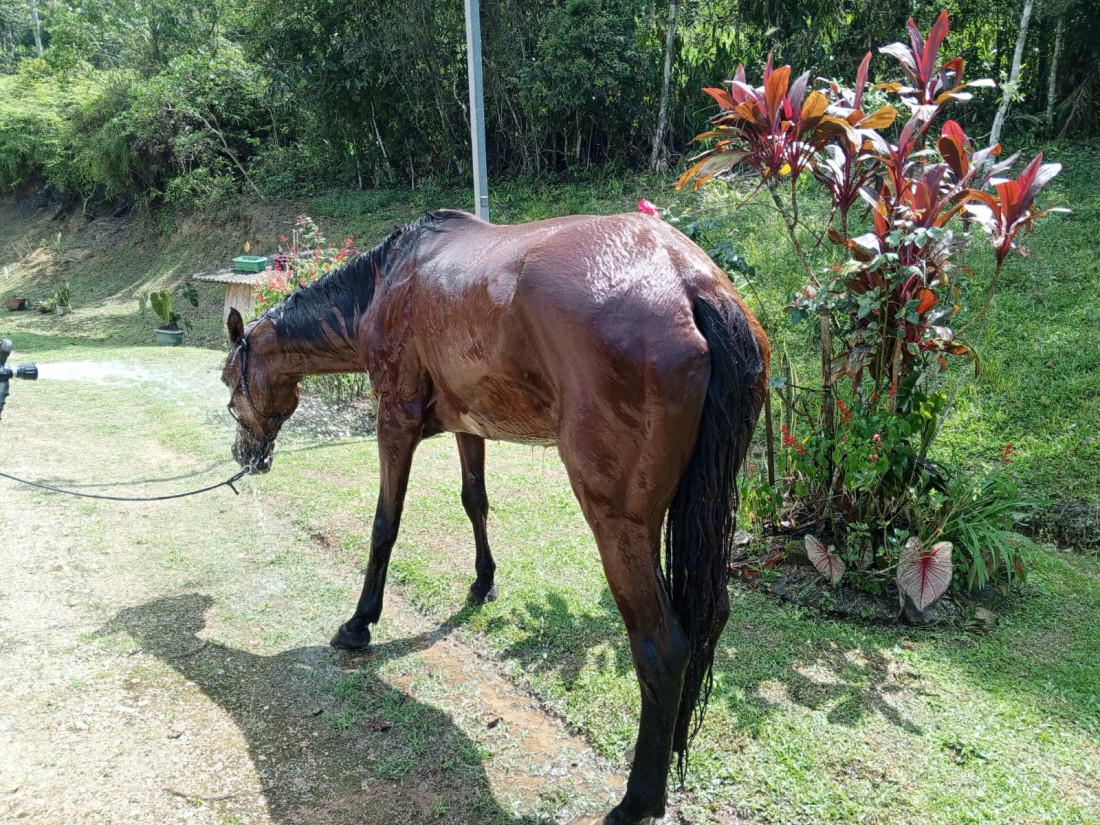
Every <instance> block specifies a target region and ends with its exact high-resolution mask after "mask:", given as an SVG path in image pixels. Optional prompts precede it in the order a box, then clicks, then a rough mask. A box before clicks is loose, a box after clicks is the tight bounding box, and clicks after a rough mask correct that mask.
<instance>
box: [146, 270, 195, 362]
mask: <svg viewBox="0 0 1100 825" xmlns="http://www.w3.org/2000/svg"><path fill="white" fill-rule="evenodd" d="M179 294H180V295H181V296H182V297H183V298H184V299H186V300H187V302H188V303H190V304H191V306H194V307H197V306H198V305H199V295H198V292H197V291H196V290H195V287H194V286H192V285H191V284H187V285H186V286H185V287H183V289H181V290H180V291H179ZM138 300H139V303H140V305H141V314H142V315H143V316H144V315H145V310H146V308H147V307H148V306H151V307H152V308H153V312H155V313H156V314H157V317H158V318H160V321H161V326H159V327H157V329H156V330H155V331H154V334H155V335H156V340H157V343H158V344H159V345H160V346H162V347H178V346H179V345H180V344H181V343H183V328H181V327H180V324H181V323H182V324H183V327H185V328H188V329H190V327H191V325H190V324H189V323H188V322H187V320H186V319H185V318H184V317H183V316H182V315H180V313H178V312H177V311H176V310H175V309H173V308H172V293H171V292H170V291H168V290H167V289H161V290H157V291H156V292H150V293H149V294H148V295H142V296H141V298H139V299H138Z"/></svg>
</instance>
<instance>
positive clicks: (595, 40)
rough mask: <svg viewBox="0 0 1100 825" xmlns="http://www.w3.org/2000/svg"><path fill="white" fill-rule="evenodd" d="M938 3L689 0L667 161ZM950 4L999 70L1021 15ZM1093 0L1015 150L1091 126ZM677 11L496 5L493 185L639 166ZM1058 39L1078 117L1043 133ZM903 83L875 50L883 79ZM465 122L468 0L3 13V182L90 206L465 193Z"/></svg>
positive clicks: (1027, 93)
mask: <svg viewBox="0 0 1100 825" xmlns="http://www.w3.org/2000/svg"><path fill="white" fill-rule="evenodd" d="M943 5H945V4H944V3H943V2H936V3H931V2H923V0H922V2H917V3H914V4H910V5H907V6H905V7H894V6H890V5H889V4H886V5H883V4H871V3H853V2H836V0H829V2H824V1H823V0H802V1H801V2H799V3H797V4H793V5H792V4H779V3H771V2H755V1H752V2H749V1H748V0H739V1H737V2H735V1H734V0H700V2H696V3H691V4H688V3H681V4H679V7H678V9H679V10H678V14H677V18H676V27H677V28H676V36H675V37H674V38H673V41H672V55H671V67H672V71H671V77H670V89H669V118H668V123H669V127H668V130H667V133H666V138H665V142H666V144H667V149H668V150H669V151H670V153H671V159H672V161H673V162H674V163H675V162H676V159H677V157H678V156H679V155H680V154H682V153H683V152H685V151H687V146H688V142H689V141H690V139H691V137H692V136H693V135H695V134H696V133H697V132H699V131H700V130H701V128H702V126H703V125H704V124H705V122H706V120H707V118H708V117H709V116H710V115H711V114H713V109H712V108H711V107H710V106H708V104H707V101H706V100H705V99H704V98H703V97H702V96H701V95H700V94H699V88H700V87H701V86H703V85H713V83H714V82H715V81H716V79H721V78H724V77H728V76H730V75H731V74H732V71H733V69H734V68H735V67H736V65H737V63H738V62H744V63H745V65H746V66H749V67H758V66H760V65H761V64H762V63H763V61H764V59H765V58H766V56H767V54H768V52H769V51H774V52H775V54H776V59H777V61H779V62H789V63H792V64H794V65H799V66H803V67H805V68H808V69H810V70H812V71H813V72H814V73H815V74H816V75H819V76H824V77H842V76H847V77H850V76H852V75H853V74H854V71H855V68H856V66H857V65H858V62H859V60H860V58H861V57H862V55H863V53H864V52H865V51H866V49H867V48H868V47H869V46H873V45H876V44H879V43H885V42H889V41H890V40H892V39H894V38H896V37H897V36H898V34H899V33H900V32H902V31H903V26H904V21H905V18H906V16H907V15H908V14H909V13H911V12H912V13H913V14H914V15H915V17H916V19H917V22H918V23H919V24H921V25H922V26H925V27H926V26H927V25H928V24H929V23H930V22H931V20H932V19H933V18H934V16H935V14H936V13H937V12H938V10H939V9H940V8H941V7H942V6H943ZM946 5H947V6H949V7H950V9H951V11H952V16H953V19H955V20H956V21H957V24H956V27H955V28H956V30H955V32H953V34H952V36H951V42H950V48H951V50H952V53H958V54H961V55H962V56H963V57H964V58H965V59H966V62H967V75H968V76H969V77H981V76H989V77H993V78H995V79H1002V80H1003V79H1004V77H1006V76H1007V73H1008V63H1009V62H1010V56H1011V52H1012V48H1013V45H1014V42H1015V36H1016V32H1017V29H1018V25H1019V24H1018V17H1019V7H1018V3H1017V2H1015V0H1013V1H1012V2H1009V0H984V1H983V2H982V3H981V4H978V3H975V2H973V0H963V2H951V3H947V4H946ZM1095 7H1096V2H1095V0H1061V1H1060V2H1047V3H1043V4H1041V6H1040V8H1039V10H1038V11H1037V13H1036V19H1035V20H1034V21H1033V22H1032V25H1031V27H1030V29H1029V49H1028V52H1027V54H1028V58H1027V61H1026V62H1025V66H1024V71H1023V75H1022V81H1021V86H1020V88H1019V90H1018V94H1019V98H1020V99H1019V100H1018V101H1017V103H1016V105H1015V106H1014V108H1013V110H1012V114H1011V115H1010V119H1009V123H1008V134H1009V137H1010V139H1011V140H1013V141H1015V142H1019V141H1020V140H1021V139H1025V138H1027V137H1028V136H1030V135H1044V134H1049V133H1054V132H1060V131H1068V132H1069V133H1073V134H1079V135H1088V134H1090V133H1091V130H1092V129H1093V128H1094V127H1095V125H1096V124H1095V120H1096V119H1097V116H1096V112H1097V111H1098V107H1097V106H1096V105H1095V102H1096V97H1097V95H1098V94H1100V79H1098V75H1097V69H1096V65H1097V61H1096V59H1095V58H1096V55H1097V53H1098V51H1100V50H1098V49H1097V43H1098V42H1100V23H1098V20H1100V15H1097V14H1096V8H1095ZM32 8H34V9H36V10H37V13H38V19H39V25H38V30H37V35H38V36H37V42H36V36H35V34H36V32H35V25H34V22H33V20H34V18H33V17H32V14H31V11H32ZM668 9H669V7H668V6H667V5H665V4H664V3H663V2H658V0H559V2H554V3H537V2H531V0H485V2H483V4H482V21H483V43H484V65H485V99H486V124H487V130H488V144H489V145H488V149H489V163H490V168H491V170H492V171H493V173H494V174H519V175H522V174H546V173H548V172H555V173H569V174H574V175H575V174H577V173H580V172H583V171H584V170H586V169H589V168H591V167H594V166H595V167H608V166H610V167H612V168H619V169H637V168H641V167H644V166H645V165H646V163H647V161H648V159H649V156H650V151H651V149H652V142H653V140H654V136H655V134H656V124H657V115H658V112H657V109H658V105H659V100H660V92H661V81H662V78H661V68H662V64H663V53H664V46H665V29H666V27H667V25H668ZM1059 21H1061V24H1062V25H1061V31H1062V33H1063V34H1062V37H1061V38H1060V39H1058V38H1056V37H1055V34H1056V32H1057V30H1058V23H1059ZM1055 42H1057V43H1058V45H1059V51H1058V53H1057V57H1058V71H1057V76H1056V78H1055V81H1056V82H1055V84H1054V86H1053V88H1054V92H1055V98H1056V101H1055V102H1057V103H1058V104H1059V106H1060V108H1059V109H1058V110H1057V116H1056V117H1055V119H1054V121H1053V123H1051V124H1048V123H1047V122H1046V120H1045V116H1046V110H1047V102H1048V101H1047V90H1048V80H1049V78H1048V74H1049V70H1050V68H1051V63H1052V60H1053V59H1054V57H1055V52H1054V44H1055ZM38 43H41V47H42V53H41V56H39V55H38ZM886 71H888V68H887V65H886V62H885V61H883V60H881V59H879V60H876V62H875V63H874V64H872V68H871V76H872V79H877V77H878V73H879V72H886ZM997 99H998V93H996V92H991V91H988V90H987V91H985V92H984V93H983V94H981V95H979V97H978V100H977V101H976V102H975V105H973V106H972V107H970V110H969V111H968V113H967V118H968V120H966V121H964V122H963V126H965V127H966V128H967V129H972V130H974V131H978V132H980V131H981V130H983V129H984V128H986V126H987V125H988V123H989V122H990V121H991V120H992V115H993V109H994V107H995V105H996V103H997ZM467 108H468V102H467V95H466V62H465V34H464V23H463V15H462V6H461V4H460V3H458V2H448V3H443V2H439V0H414V2H411V3H409V4H390V3H379V2H376V0H354V2H351V3H346V2H333V0H308V2H307V0H253V2H243V0H180V2H176V3H158V2H156V0H138V1H137V2H125V3H124V2H120V0H87V2H84V3H81V4H79V5H70V4H66V3H63V2H59V0H0V188H2V189H15V188H19V187H27V188H26V191H27V192H31V191H32V188H34V189H41V188H42V187H43V186H44V185H50V186H52V187H55V188H56V189H57V190H59V191H61V192H64V193H67V194H69V195H71V196H80V197H81V198H83V199H85V200H87V199H89V198H99V197H103V196H108V197H109V196H112V195H115V194H118V193H126V194H129V195H133V196H137V197H143V198H149V199H153V200H167V201H169V202H175V203H179V204H186V205H188V206H192V205H194V204H195V202H196V201H197V202H198V204H199V205H202V204H204V203H207V202H210V201H211V200H216V199H218V198H221V197H224V196H225V195H227V194H229V193H237V192H250V193H252V194H260V193H264V194H266V193H289V192H295V191H305V190H311V189H316V188H318V187H320V186H326V185H342V186H348V185H353V186H359V187H361V188H362V187H379V186H384V185H393V184H401V185H405V184H411V185H413V186H416V185H419V184H420V183H421V182H423V181H424V180H426V179H431V180H434V181H436V182H441V181H452V182H453V181H461V180H462V179H464V178H465V177H466V175H468V173H469V148H468V147H469V138H468V112H467Z"/></svg>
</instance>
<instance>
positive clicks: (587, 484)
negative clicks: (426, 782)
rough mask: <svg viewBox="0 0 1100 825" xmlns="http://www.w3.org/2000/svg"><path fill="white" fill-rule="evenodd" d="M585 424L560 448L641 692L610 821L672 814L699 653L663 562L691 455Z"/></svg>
mask: <svg viewBox="0 0 1100 825" xmlns="http://www.w3.org/2000/svg"><path fill="white" fill-rule="evenodd" d="M580 430H582V431H583V432H582V431H578V430H574V432H575V433H576V437H575V438H567V439H563V440H562V441H560V442H559V450H560V452H561V454H562V459H563V460H564V462H565V465H566V468H567V469H568V471H569V477H570V480H571V482H572V485H573V490H574V492H575V493H576V494H577V498H578V499H579V501H580V503H581V509H582V510H583V511H584V515H585V518H586V519H587V521H588V524H589V525H590V526H591V528H592V532H593V533H594V534H595V536H596V544H597V545H598V547H599V550H600V558H601V560H602V562H603V568H604V573H605V575H606V576H607V583H608V586H609V587H610V588H611V595H612V596H613V597H614V599H615V603H616V605H617V606H618V608H619V613H620V614H621V615H622V618H623V622H624V623H625V625H626V630H627V634H628V635H629V638H630V652H631V655H632V656H633V659H634V670H635V673H636V675H637V677H638V684H639V687H640V690H641V700H642V713H641V719H640V720H639V723H638V741H637V747H636V750H635V757H634V764H633V766H632V768H631V771H630V777H629V779H628V780H627V786H626V794H625V796H624V797H623V800H622V801H621V802H620V803H619V804H618V805H617V806H616V807H615V809H614V810H613V811H611V813H609V814H608V815H607V817H606V820H605V821H606V823H607V825H637V823H642V822H645V821H646V820H647V819H648V818H650V817H660V816H663V815H664V812H665V800H666V789H667V784H668V771H669V765H670V763H671V759H672V737H673V732H674V729H675V726H676V718H677V714H678V711H679V707H680V695H681V693H682V692H683V684H684V670H685V668H686V667H687V663H688V658H689V655H690V650H689V647H688V640H687V636H686V634H685V633H684V631H683V628H682V627H681V625H680V622H679V620H678V619H677V618H676V615H675V614H674V613H673V611H672V606H671V603H670V602H669V598H668V594H667V592H666V588H665V583H664V577H663V576H662V574H661V570H660V547H661V523H662V518H663V514H664V511H665V509H666V508H667V506H668V502H669V501H671V499H672V496H673V494H674V493H675V487H676V482H677V480H678V478H679V476H680V473H681V472H682V469H683V464H685V463H686V454H685V455H680V454H678V453H677V450H676V448H672V449H666V447H665V446H664V445H662V444H661V442H660V440H658V439H655V440H653V441H648V442H646V441H643V442H641V443H638V442H637V440H635V441H633V442H632V441H631V438H630V436H629V435H622V434H621V433H614V432H613V431H610V430H609V429H607V428H605V427H600V426H585V427H583V428H580ZM658 431H660V430H659V429H658ZM688 432H689V434H690V428H689V430H688ZM662 434H663V433H662ZM620 436H621V437H620ZM599 441H604V445H600V444H599V443H598V442H599ZM609 443H614V444H617V445H621V447H622V450H621V452H618V453H617V454H612V453H609V452H608V451H607V449H606V446H605V445H606V444H609ZM680 452H686V451H680Z"/></svg>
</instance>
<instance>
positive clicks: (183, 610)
mask: <svg viewBox="0 0 1100 825" xmlns="http://www.w3.org/2000/svg"><path fill="white" fill-rule="evenodd" d="M213 601H214V600H213V599H212V598H211V597H210V596H206V595H201V594H187V595H182V596H171V597H165V598H160V599H156V600H154V601H151V602H148V603H146V604H143V605H139V606H137V607H131V608H127V609H125V610H122V611H120V612H119V613H118V614H117V615H116V616H115V618H114V619H113V620H112V621H111V622H110V623H109V624H107V625H106V626H105V627H103V628H102V629H101V630H99V631H98V632H97V634H96V635H99V636H107V635H112V634H114V633H117V632H126V633H128V634H129V635H130V636H131V637H133V639H134V640H135V641H136V642H137V643H138V644H139V645H140V646H141V650H142V651H143V652H145V653H148V654H150V655H153V656H155V657H156V658H158V659H160V660H161V661H162V662H164V663H165V664H167V665H168V666H170V667H171V668H172V669H173V670H175V671H176V672H178V673H179V674H180V675H182V676H183V677H184V678H185V679H187V680H188V681H189V682H191V683H193V684H195V685H197V686H198V687H199V688H200V689H201V690H202V692H203V693H204V694H206V696H208V697H209V698H210V699H211V700H212V701H214V702H215V703H217V704H218V705H219V706H220V707H221V708H223V709H224V710H225V711H226V713H228V714H229V715H230V717H231V718H232V719H233V722H234V723H235V724H236V725H237V727H238V728H239V729H240V731H241V733H242V734H243V736H244V738H245V740H246V741H247V743H248V748H249V755H250V758H251V761H252V764H253V765H254V766H255V768H256V771H257V774H258V776H259V778H260V783H261V785H262V787H263V796H264V799H265V801H266V807H267V809H268V812H269V813H270V816H271V818H272V821H274V822H276V823H280V825H282V824H283V823H286V825H290V823H295V824H297V823H319V822H324V823H326V825H329V823H331V824H332V825H383V823H385V825H392V823H413V825H416V823H440V822H447V823H469V824H470V825H533V824H534V823H535V822H536V820H535V819H533V818H528V819H516V818H515V817H513V816H511V815H510V814H508V813H506V812H505V811H504V810H503V809H502V808H501V807H500V806H499V804H498V803H497V802H496V800H495V799H494V797H493V793H492V790H491V788H490V786H489V781H488V778H487V776H486V773H485V768H484V765H483V755H482V750H481V748H480V746H479V745H478V744H477V743H476V742H474V741H472V740H471V739H469V737H467V736H466V734H465V733H463V732H462V731H461V730H460V729H459V728H458V727H457V726H456V725H455V724H454V722H453V720H452V719H451V718H450V717H449V716H448V715H447V714H445V713H442V712H441V711H439V710H437V709H435V708H433V707H431V706H429V705H425V704H422V703H420V702H417V701H415V700H413V699H411V698H409V697H408V696H407V695H406V694H404V693H402V692H401V691H398V690H396V689H394V688H392V687H391V686H390V685H388V684H387V683H386V682H385V681H383V680H382V679H381V678H380V677H379V675H378V671H379V668H380V667H381V666H382V664H384V663H385V662H386V661H387V660H389V659H393V658H396V657H401V656H404V655H406V654H408V653H409V652H410V650H411V647H410V643H409V641H408V640H397V641H393V642H387V643H384V644H380V645H376V646H373V647H372V648H371V650H370V652H369V654H365V655H362V654H361V655H357V656H355V657H352V658H354V662H355V667H354V668H349V667H348V660H349V655H348V654H341V653H337V652H336V651H334V650H332V649H331V648H330V647H327V646H325V647H302V648H296V649H294V650H288V651H286V652H284V653H279V654H277V655H274V656H259V655H256V654H253V653H249V652H247V651H243V650H236V649H234V648H231V647H228V646H225V645H222V644H219V643H217V642H213V641H208V640H204V639H202V638H200V637H199V636H198V635H197V634H198V633H199V632H200V631H201V630H202V629H203V628H204V627H205V614H206V611H207V610H208V609H209V608H210V606H211V605H212V604H213ZM383 720H385V722H383ZM386 723H392V727H391V728H388V729H385V730H382V728H385V727H386Z"/></svg>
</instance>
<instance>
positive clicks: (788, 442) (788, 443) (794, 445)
mask: <svg viewBox="0 0 1100 825" xmlns="http://www.w3.org/2000/svg"><path fill="white" fill-rule="evenodd" d="M780 429H782V431H783V446H784V447H790V448H791V449H792V450H794V451H795V453H797V454H798V455H806V448H805V447H803V446H802V445H801V444H799V443H798V440H797V439H796V438H795V437H794V436H793V435H791V434H790V433H789V432H788V431H787V425H786V424H783V425H782V426H781V428H780Z"/></svg>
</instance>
